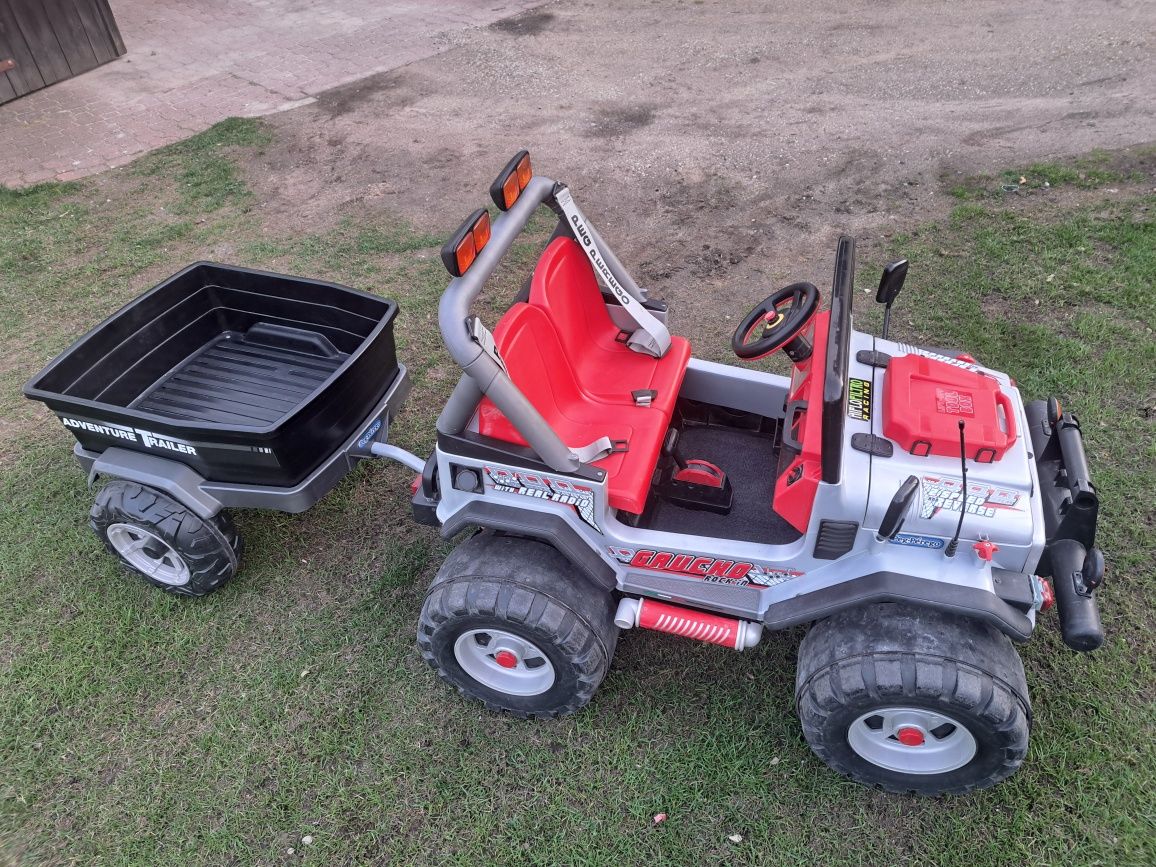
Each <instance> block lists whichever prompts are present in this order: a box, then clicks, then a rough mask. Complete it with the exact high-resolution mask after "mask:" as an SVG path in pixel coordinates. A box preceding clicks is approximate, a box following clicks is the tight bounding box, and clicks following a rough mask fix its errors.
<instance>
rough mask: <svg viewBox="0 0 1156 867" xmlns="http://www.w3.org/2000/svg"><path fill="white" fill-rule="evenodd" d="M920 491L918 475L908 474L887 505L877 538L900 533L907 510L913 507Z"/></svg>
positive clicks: (886, 537) (882, 538) (893, 536)
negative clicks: (916, 495)
mask: <svg viewBox="0 0 1156 867" xmlns="http://www.w3.org/2000/svg"><path fill="white" fill-rule="evenodd" d="M918 491H919V477H918V476H908V477H907V479H906V480H905V481H904V482H903V484H902V485H900V486H899V490H897V491H896V492H895V496H894V497H892V498H891V502H890V504H888V506H887V511H886V512H885V513H884V515H883V520H882V521H880V522H879V532H878V533H876V538H877V539H878V540H879V541H881V542H882V541H883V540H885V539H894V538H895V537H896V536H898V535H899V531H900V530H902V529H903V522H904V520H905V519H906V518H907V510H908V509H910V508H911V504H912V502H914V500H915V494H916V493H917V492H918Z"/></svg>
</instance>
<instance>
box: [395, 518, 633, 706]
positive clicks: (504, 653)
mask: <svg viewBox="0 0 1156 867" xmlns="http://www.w3.org/2000/svg"><path fill="white" fill-rule="evenodd" d="M613 607H614V600H613V597H612V596H611V595H610V594H609V593H606V592H605V591H598V590H596V589H594V588H593V587H592V586H590V585H589V584H588V583H587V582H586V581H585V580H584V579H583V578H582V577H581V576H580V575H579V574H578V573H577V572H576V570H575V569H574V568H573V566H571V565H570V563H569V562H568V561H567V560H566V559H565V558H564V557H563V556H562V555H561V554H559V553H558V552H557V551H556V550H555V549H554V548H552V547H550V546H549V545H546V544H544V543H542V542H537V541H534V540H530V539H522V538H514V537H509V536H498V535H495V534H493V533H488V532H484V533H480V534H478V535H476V536H474V537H473V538H471V539H468V540H467V541H465V542H463V543H462V544H461V545H459V546H458V547H457V548H456V549H455V550H454V551H453V553H451V554H450V556H449V557H447V558H446V561H445V563H443V564H442V567H441V569H440V570H438V574H437V576H436V577H435V578H434V580H433V583H432V584H431V585H430V589H429V592H428V593H427V595H426V599H425V604H424V605H423V606H422V611H421V620H420V622H419V624H418V633H417V642H418V647H419V648H420V649H421V655H422V658H423V659H425V661H426V662H427V663H429V665H430V666H431V667H432V668H433V669H434V670H435V671H436V672H437V673H438V676H439V677H440V678H442V680H445V681H446V682H448V683H450V684H452V685H453V686H454V687H456V688H457V690H458V691H459V692H460V693H461V694H462V695H464V696H466V697H467V698H471V699H476V700H478V701H480V702H482V703H483V704H485V706H486V707H487V708H489V709H490V710H494V711H506V712H508V713H511V714H513V715H514V716H518V717H522V718H523V719H525V718H530V717H533V718H539V719H545V718H552V717H556V716H561V715H563V714H568V713H573V712H574V711H576V710H578V709H579V708H581V707H583V706H584V705H585V704H586V703H587V702H588V701H590V699H591V697H592V696H593V695H594V692H595V690H597V689H598V686H599V684H601V683H602V680H603V678H604V677H605V676H606V672H607V670H608V669H609V667H610V659H611V657H612V656H613V655H614V646H615V644H616V642H617V640H618V627H616V626H615V625H614V612H613Z"/></svg>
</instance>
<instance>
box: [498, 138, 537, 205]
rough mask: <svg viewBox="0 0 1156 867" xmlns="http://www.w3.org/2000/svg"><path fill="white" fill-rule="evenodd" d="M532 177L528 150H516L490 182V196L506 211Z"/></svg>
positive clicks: (532, 171)
mask: <svg viewBox="0 0 1156 867" xmlns="http://www.w3.org/2000/svg"><path fill="white" fill-rule="evenodd" d="M533 179H534V170H533V169H532V168H531V167H530V154H529V152H528V151H524V150H521V151H518V152H517V153H516V154H514V158H513V159H511V160H510V161H509V162H508V163H506V166H505V168H503V169H502V171H501V172H500V173H499V174H498V177H497V178H496V179H495V180H494V182H493V183H492V184H490V198H491V199H493V200H494V204H495V205H497V206H498V207H499V208H501V209H502V210H503V211H508V210H510V208H512V207H513V206H514V202H516V201H518V197H519V196H520V195H522V192H523V191H524V190H525V189H526V187H528V186H529V185H530V181H532V180H533Z"/></svg>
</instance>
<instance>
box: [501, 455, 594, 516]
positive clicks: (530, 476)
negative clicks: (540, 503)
mask: <svg viewBox="0 0 1156 867" xmlns="http://www.w3.org/2000/svg"><path fill="white" fill-rule="evenodd" d="M485 470H486V476H487V484H488V485H489V486H490V487H491V488H493V489H494V490H495V491H501V492H502V493H505V494H521V495H522V496H523V497H534V498H535V499H539V500H549V501H550V502H552V503H561V504H563V505H564V506H573V507H574V511H576V512H577V513H578V517H579V518H581V519H582V520H583V521H585V522H586V523H587V524H589V525H590V526H591V527H593V528H594V529H595V530H597V529H598V522H597V521H596V520H595V517H594V491H593V490H592V489H591V488H587V487H585V486H583V485H576V484H574V483H573V482H571V481H568V480H567V479H555V478H551V477H550V476H544V475H541V474H540V473H520V472H514V471H513V470H504V469H500V468H496V467H486V468H485Z"/></svg>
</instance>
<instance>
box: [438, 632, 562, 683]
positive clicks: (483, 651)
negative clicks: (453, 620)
mask: <svg viewBox="0 0 1156 867" xmlns="http://www.w3.org/2000/svg"><path fill="white" fill-rule="evenodd" d="M454 657H455V658H456V659H457V661H458V665H460V666H461V667H462V670H463V671H464V672H465V673H466V674H468V675H469V676H470V677H472V678H473V679H474V680H476V681H478V683H481V684H482V685H484V686H488V687H489V688H490V689H493V690H496V691H498V692H504V693H506V694H507V695H520V696H527V695H541V694H542V693H544V692H545V691H546V690H548V689H549V688H550V687H552V686H553V685H554V666H553V665H551V664H550V660H549V659H548V658H547V657H546V654H544V653H543V652H542V651H541V650H540V649H538V647H537V645H535V644H534V643H533V642H530V641H527V640H526V639H524V638H522V637H521V636H518V635H514V633H512V632H506V631H505V630H503V629H471V630H469V631H468V632H463V633H462V634H461V635H459V636H458V640H457V641H455V642H454ZM502 663H505V664H502Z"/></svg>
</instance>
